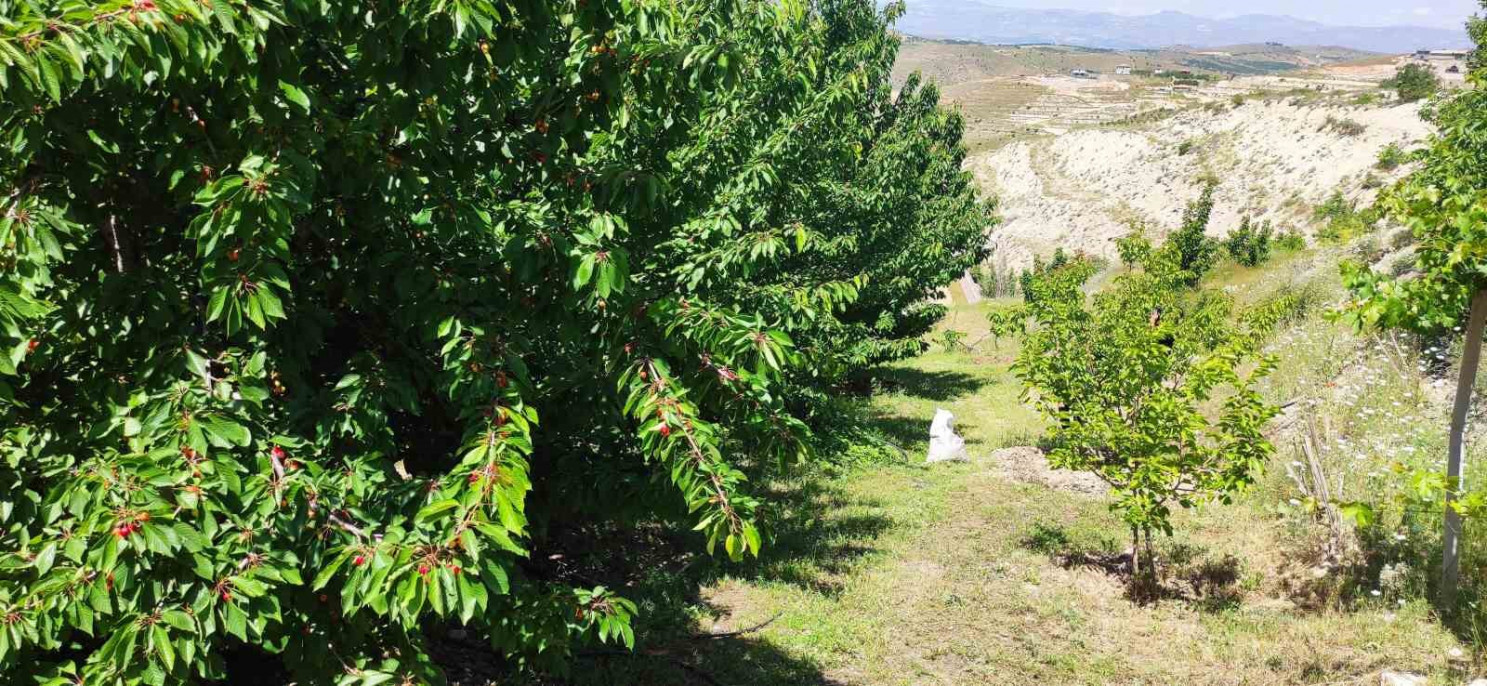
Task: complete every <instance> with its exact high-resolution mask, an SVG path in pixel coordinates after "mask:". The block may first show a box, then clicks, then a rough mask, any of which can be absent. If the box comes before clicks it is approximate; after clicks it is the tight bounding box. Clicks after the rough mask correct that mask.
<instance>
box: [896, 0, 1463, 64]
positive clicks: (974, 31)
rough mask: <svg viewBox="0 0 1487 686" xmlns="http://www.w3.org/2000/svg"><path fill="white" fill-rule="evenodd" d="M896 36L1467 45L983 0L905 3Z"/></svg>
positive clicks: (1360, 46)
mask: <svg viewBox="0 0 1487 686" xmlns="http://www.w3.org/2000/svg"><path fill="white" fill-rule="evenodd" d="M898 30H899V31H902V32H903V33H906V34H909V35H912V36H919V37H922V38H940V39H955V40H969V41H976V42H978V43H1000V44H1030V43H1052V44H1057V45H1078V46H1083V47H1089V48H1111V49H1117V50H1133V49H1149V48H1164V47H1168V46H1173V45H1187V46H1192V47H1198V48H1203V47H1218V46H1224V45H1234V44H1239V43H1266V42H1276V43H1285V44H1288V45H1336V46H1342V47H1348V48H1354V49H1357V50H1367V51H1370V52H1382V53H1404V52H1413V51H1415V50H1419V49H1426V48H1429V49H1458V48H1469V47H1471V39H1470V38H1469V37H1468V36H1467V35H1466V30H1465V29H1464V28H1463V29H1462V30H1459V31H1451V30H1447V29H1435V28H1427V27H1420V26H1389V27H1354V26H1328V25H1326V24H1320V23H1317V22H1313V21H1306V20H1303V19H1296V18H1294V17H1283V16H1276V15H1269V14H1251V15H1244V16H1239V17H1232V18H1228V19H1210V18H1207V17H1197V16H1193V15H1191V14H1184V13H1182V12H1161V13H1158V14H1150V15H1145V16H1129V15H1120V14H1109V13H1105V12H1079V11H1074V10H1056V9H1047V10H1044V9H1021V8H1013V7H999V6H997V5H995V4H992V3H990V2H983V1H982V0H908V12H907V13H906V14H905V15H904V16H903V18H901V19H899V22H898Z"/></svg>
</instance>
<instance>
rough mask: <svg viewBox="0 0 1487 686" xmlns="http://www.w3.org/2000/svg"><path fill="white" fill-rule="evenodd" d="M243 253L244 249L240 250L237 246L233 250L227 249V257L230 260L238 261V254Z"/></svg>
mask: <svg viewBox="0 0 1487 686" xmlns="http://www.w3.org/2000/svg"><path fill="white" fill-rule="evenodd" d="M241 254H242V251H241V250H238V249H237V248H233V249H232V250H228V251H227V259H228V261H230V262H236V261H238V256H239V255H241Z"/></svg>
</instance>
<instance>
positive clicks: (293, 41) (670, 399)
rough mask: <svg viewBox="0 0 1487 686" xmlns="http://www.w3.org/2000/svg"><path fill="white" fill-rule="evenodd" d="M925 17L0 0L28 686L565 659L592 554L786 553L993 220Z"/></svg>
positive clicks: (13, 593) (9, 587)
mask: <svg viewBox="0 0 1487 686" xmlns="http://www.w3.org/2000/svg"><path fill="white" fill-rule="evenodd" d="M901 10H902V8H901V6H898V5H893V6H890V7H889V8H887V9H886V10H883V11H880V10H879V8H878V7H876V6H875V4H874V3H873V2H871V1H870V0H811V1H809V2H807V1H803V0H785V1H783V2H779V1H775V0H682V1H680V2H669V1H667V2H660V1H652V0H557V1H554V2H529V1H527V0H493V1H478V2H477V1H469V0H412V1H404V0H399V1H398V2H390V1H383V0H372V1H371V2H361V3H321V2H309V1H308V0H215V1H214V2H210V3H206V2H198V1H197V0H110V1H108V2H96V3H87V2H79V1H77V0H40V1H19V0H0V133H3V136H0V463H3V465H4V468H3V469H0V684H11V683H17V684H19V683H27V684H30V683H44V684H70V683H111V684H129V685H133V684H165V683H188V682H190V683H194V682H198V681H210V680H218V679H222V678H223V677H224V676H225V673H224V672H225V669H226V661H225V655H227V654H228V652H230V651H247V653H248V654H250V655H252V656H254V658H255V662H256V663H262V664H265V665H271V666H272V667H273V668H274V669H275V670H282V671H283V672H284V673H285V677H284V678H286V679H291V680H293V681H296V682H298V683H307V684H327V683H336V684H377V683H386V682H397V683H402V682H421V683H438V682H439V681H440V679H441V676H440V672H439V668H438V666H437V665H436V664H435V663H434V661H433V659H432V658H431V657H430V653H429V650H428V645H427V644H428V640H429V639H428V636H429V634H428V632H430V631H434V630H437V629H438V628H439V627H440V626H441V625H450V624H453V625H461V626H462V627H463V628H464V629H465V630H466V631H468V632H469V633H470V635H472V636H475V637H478V638H480V639H481V640H485V641H487V642H488V643H489V644H490V645H491V647H492V648H493V649H495V650H496V651H498V652H499V653H500V654H502V655H504V656H506V657H507V658H508V659H509V660H510V661H511V663H512V665H513V668H522V667H531V668H542V669H550V668H551V669H561V668H562V665H563V664H564V662H565V659H566V658H567V656H569V655H570V654H571V653H572V651H573V650H574V648H575V647H576V646H580V645H582V644H584V643H592V642H620V643H623V644H624V645H626V646H633V644H634V642H635V640H636V636H635V635H634V631H633V629H632V627H631V621H632V618H633V617H634V616H635V614H636V612H637V607H636V606H635V605H634V604H633V603H631V602H629V601H627V600H625V599H624V598H623V597H622V596H623V589H622V587H621V586H619V585H617V584H616V583H613V582H611V580H610V579H602V580H599V581H589V580H580V577H578V576H576V575H572V574H568V573H567V571H566V570H563V569H558V568H556V567H555V565H554V564H553V563H552V562H551V561H552V560H554V559H557V558H562V557H563V556H564V555H563V554H564V553H565V552H567V551H568V550H569V549H570V546H574V543H573V541H574V540H576V539H582V544H583V545H584V546H587V547H593V546H598V545H613V544H611V543H610V542H611V541H613V540H617V539H619V538H620V537H618V536H612V535H611V534H614V533H616V532H624V531H626V530H627V529H631V528H637V527H638V526H640V525H642V524H645V525H649V526H654V525H658V524H659V525H662V526H667V527H673V528H675V529H676V530H677V531H679V532H682V533H680V534H679V535H678V536H677V538H678V539H679V540H686V541H688V543H690V544H692V545H696V546H697V547H699V548H704V547H705V548H708V549H712V548H721V551H722V552H724V553H726V554H727V555H728V556H730V557H733V558H739V557H742V556H744V555H748V554H758V552H759V551H760V549H761V548H762V547H763V546H764V545H766V544H767V534H768V532H767V531H761V530H760V527H759V524H758V522H759V521H760V513H761V512H762V511H764V510H765V509H766V508H767V507H768V503H767V502H765V501H764V500H763V499H761V498H757V497H756V496H754V495H751V494H750V493H749V490H748V486H749V482H748V474H749V472H750V470H752V469H755V468H757V466H758V465H761V464H765V463H774V464H780V463H785V464H788V463H790V462H791V461H794V460H801V459H808V458H809V457H810V455H811V452H810V450H809V446H810V442H809V441H810V431H809V427H808V426H807V425H806V423H805V422H804V421H802V417H805V416H808V415H807V411H808V408H807V407H806V406H807V403H808V401H809V400H810V399H811V398H815V397H818V394H819V393H820V392H821V391H822V389H824V388H829V387H831V385H832V384H835V383H837V382H839V381H840V380H841V379H842V378H843V377H845V376H847V375H849V374H851V373H853V372H855V371H858V370H860V369H861V368H862V367H863V366H865V365H869V364H872V363H874V362H876V361H880V360H882V359H885V358H888V357H893V356H901V355H907V354H912V353H914V352H917V351H918V350H919V349H920V346H921V345H922V344H921V343H920V342H919V340H918V336H919V334H921V333H922V332H923V331H924V330H926V328H927V326H928V325H929V324H928V323H929V322H931V321H932V319H933V317H934V316H935V314H937V311H936V310H935V309H934V308H933V307H932V306H929V305H927V304H926V303H927V301H928V300H929V299H930V298H931V297H932V296H933V293H934V290H935V289H936V288H937V287H938V286H939V285H941V284H943V283H948V282H949V281H951V280H952V279H953V278H955V277H958V276H959V275H960V274H961V273H962V272H963V271H964V270H965V269H966V268H968V267H969V266H970V265H972V264H974V263H976V262H977V261H978V260H979V259H981V257H983V256H984V252H985V248H984V245H985V241H984V231H985V229H986V228H988V227H989V226H990V225H991V224H992V223H993V219H992V217H991V214H990V208H989V207H988V206H987V205H986V204H985V203H983V202H982V201H981V200H980V199H978V198H977V197H976V194H975V192H974V191H973V187H972V184H971V183H970V180H969V177H968V176H967V175H966V174H965V172H963V171H962V170H961V161H962V160H963V157H964V154H965V153H964V150H963V148H962V147H961V145H960V134H961V129H962V124H961V122H960V119H959V117H958V116H957V115H955V114H954V113H951V112H947V111H945V110H943V109H942V108H940V107H939V106H938V94H937V93H936V92H935V90H934V89H933V88H932V87H923V86H919V85H918V84H917V82H915V83H913V84H912V85H910V86H905V87H904V88H903V89H901V90H895V89H894V88H893V86H892V81H891V80H890V76H891V69H892V66H893V61H894V55H895V52H896V49H897V41H896V39H895V38H894V37H893V35H892V34H891V33H890V31H889V25H890V22H891V20H892V18H893V17H895V16H897V14H898V13H899V12H901ZM694 528H695V529H696V530H697V531H699V532H701V533H700V534H686V533H685V532H686V531H687V530H688V529H694ZM616 581H622V580H616ZM259 658H261V659H259Z"/></svg>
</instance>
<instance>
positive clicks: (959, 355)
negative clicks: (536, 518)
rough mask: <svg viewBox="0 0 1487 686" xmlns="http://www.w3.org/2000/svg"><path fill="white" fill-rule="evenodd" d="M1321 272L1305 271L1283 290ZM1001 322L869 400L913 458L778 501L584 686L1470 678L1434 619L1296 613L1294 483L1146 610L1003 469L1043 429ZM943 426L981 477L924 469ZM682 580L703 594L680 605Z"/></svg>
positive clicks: (1087, 511)
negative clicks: (938, 414) (756, 547)
mask: <svg viewBox="0 0 1487 686" xmlns="http://www.w3.org/2000/svg"><path fill="white" fill-rule="evenodd" d="M1314 257H1315V256H1314V255H1297V256H1288V257H1286V258H1284V260H1285V261H1284V262H1282V263H1281V264H1277V265H1273V266H1272V270H1271V272H1270V274H1271V275H1272V276H1274V275H1275V274H1276V273H1278V272H1285V271H1295V272H1298V273H1299V272H1301V271H1303V267H1302V265H1303V264H1305V263H1306V262H1307V260H1309V259H1313V258H1314ZM1262 276H1263V275H1262V274H1261V273H1260V271H1259V270H1233V271H1229V272H1226V273H1221V274H1217V275H1215V276H1214V277H1213V278H1214V279H1216V280H1219V282H1220V285H1230V286H1232V288H1231V292H1235V293H1239V294H1241V295H1240V296H1239V297H1246V298H1262V297H1264V292H1266V291H1267V290H1269V289H1273V288H1277V287H1278V286H1276V285H1273V284H1267V283H1266V280H1265V279H1264V278H1262ZM996 306H998V303H994V302H993V303H983V304H981V305H977V306H968V305H961V306H957V307H956V308H954V310H953V312H952V314H951V316H950V317H949V318H947V320H946V322H945V323H944V324H943V325H942V326H947V327H955V328H956V329H957V330H960V331H963V332H964V333H966V334H967V338H966V340H967V342H969V343H976V342H977V341H979V344H977V345H976V347H975V349H961V350H954V351H945V350H935V351H933V352H931V353H929V354H927V355H925V356H923V357H921V358H918V359H916V360H913V361H910V362H906V363H902V364H897V365H893V366H892V367H890V368H889V369H887V370H885V371H884V374H883V377H882V378H883V384H882V388H881V390H880V392H879V393H877V394H876V395H875V397H873V398H872V399H871V400H870V401H865V402H867V403H868V408H867V409H869V410H870V412H871V416H872V417H873V418H874V421H875V422H876V424H877V426H878V427H879V428H880V429H881V430H882V432H883V433H884V434H886V435H888V436H890V437H892V438H893V440H894V441H895V442H896V443H898V444H899V445H901V446H902V448H903V449H904V450H906V451H907V453H908V457H907V459H906V460H904V461H902V462H899V463H894V464H885V465H878V466H872V467H867V468H862V469H859V470H856V471H853V472H850V473H848V474H846V475H844V476H838V477H832V478H826V477H809V478H800V479H795V480H790V481H784V482H779V483H774V484H771V485H770V486H769V489H770V490H771V494H770V495H771V498H772V499H773V500H775V501H777V502H780V503H782V505H781V506H780V507H779V508H777V509H776V510H775V512H774V518H773V522H772V524H771V531H773V532H774V538H773V540H772V541H770V542H768V543H767V544H766V552H765V554H764V556H763V558H762V559H760V560H757V561H750V562H747V563H744V564H742V565H726V564H721V563H716V562H703V563H700V564H699V565H698V567H697V568H698V569H699V570H702V571H695V570H694V571H693V572H690V573H685V574H683V575H682V577H683V578H678V577H677V576H673V575H668V574H665V573H659V572H658V573H657V575H656V577H655V578H654V579H652V581H653V582H654V583H653V584H649V585H647V584H642V585H641V586H640V587H638V588H635V589H631V590H630V591H629V593H630V595H631V596H632V597H636V598H637V599H640V600H642V605H643V609H644V610H645V611H646V613H647V614H646V617H645V618H643V619H642V621H643V622H645V625H644V626H643V630H642V631H641V632H639V633H640V634H641V635H642V636H645V637H646V638H644V639H643V642H642V644H641V645H639V646H638V647H637V650H636V652H635V653H634V654H633V655H616V654H604V655H595V656H589V657H586V658H584V659H582V660H581V661H580V664H579V665H578V666H577V667H576V668H575V670H574V674H573V675H572V677H571V678H570V679H569V680H568V681H567V682H565V683H573V684H613V683H644V684H661V685H665V684H676V685H678V686H680V685H683V684H700V683H713V684H734V685H745V684H760V685H764V684H769V685H786V686H788V685H792V684H800V685H806V684H843V685H844V684H865V685H898V684H903V685H908V684H982V683H985V684H1004V683H1027V684H1032V683H1061V684H1135V683H1222V684H1231V683H1235V684H1237V683H1321V682H1326V683H1366V682H1374V683H1376V682H1377V679H1378V676H1377V674H1378V672H1379V671H1381V670H1383V669H1400V670H1408V671H1414V672H1419V673H1422V674H1428V675H1431V676H1432V677H1434V678H1437V679H1444V680H1454V681H1457V682H1461V681H1465V677H1466V676H1467V675H1466V674H1465V671H1464V670H1463V668H1462V667H1461V666H1460V665H1459V664H1458V663H1454V662H1451V661H1450V660H1449V659H1448V658H1447V656H1448V654H1449V652H1450V651H1451V650H1453V649H1455V648H1458V647H1459V646H1460V645H1461V644H1460V642H1459V641H1458V639H1457V638H1455V637H1454V636H1453V635H1452V634H1451V633H1450V632H1449V631H1447V630H1446V629H1444V628H1442V627H1441V625H1440V624H1439V623H1437V622H1436V621H1435V620H1434V619H1432V610H1431V608H1430V607H1429V606H1428V605H1427V604H1426V603H1424V602H1422V601H1419V600H1413V599H1405V602H1404V603H1403V604H1400V603H1399V602H1397V600H1396V599H1394V598H1393V597H1389V598H1381V599H1378V600H1371V599H1368V598H1366V597H1365V598H1364V599H1361V600H1358V601H1356V602H1351V603H1347V604H1339V605H1333V606H1330V607H1328V608H1324V609H1315V610H1309V609H1302V608H1301V607H1299V606H1297V605H1296V604H1294V603H1292V602H1291V601H1290V600H1289V599H1288V595H1287V592H1286V589H1287V588H1288V587H1289V585H1290V584H1291V583H1292V577H1293V576H1294V574H1295V573H1296V569H1295V567H1294V565H1292V564H1291V560H1290V554H1291V551H1292V550H1293V548H1294V547H1295V546H1296V545H1297V542H1296V540H1294V539H1295V536H1296V526H1297V522H1296V520H1295V518H1294V516H1292V515H1288V514H1287V513H1285V512H1282V511H1280V510H1278V509H1277V507H1276V503H1277V499H1278V498H1281V497H1282V496H1283V495H1284V493H1283V488H1282V486H1281V485H1280V484H1278V482H1271V483H1269V484H1268V486H1267V488H1264V489H1259V490H1257V491H1255V492H1254V493H1253V494H1252V495H1251V496H1249V497H1246V498H1244V499H1242V501H1241V502H1239V503H1236V504H1234V505H1231V506H1219V507H1213V508H1210V509H1206V510H1202V511H1195V512H1184V513H1180V514H1179V516H1178V517H1177V534H1176V536H1175V537H1173V538H1172V539H1169V540H1164V541H1162V542H1161V544H1160V554H1161V555H1162V556H1163V557H1164V558H1165V559H1167V560H1168V561H1169V564H1168V566H1167V572H1166V574H1167V575H1168V579H1167V581H1168V583H1169V584H1170V585H1172V586H1173V587H1174V588H1178V589H1184V590H1183V593H1182V594H1181V596H1180V597H1174V598H1171V599H1168V600H1163V601H1161V602H1158V603H1155V604H1149V605H1139V604H1135V603H1133V602H1131V601H1129V600H1127V599H1126V598H1125V597H1124V591H1123V588H1124V587H1123V584H1122V582H1121V580H1120V579H1119V578H1117V577H1116V576H1115V575H1112V574H1111V573H1110V572H1109V571H1107V570H1106V569H1104V568H1103V567H1102V566H1101V565H1100V564H1099V563H1098V562H1097V561H1099V560H1102V559H1108V558H1109V557H1110V556H1111V555H1112V554H1115V553H1118V552H1119V551H1121V550H1123V548H1124V545H1125V543H1124V538H1125V537H1124V532H1123V530H1122V527H1121V525H1120V523H1119V521H1118V520H1117V518H1116V517H1115V516H1114V515H1113V514H1112V513H1111V512H1110V511H1109V510H1108V508H1107V507H1106V505H1105V504H1104V503H1103V502H1101V501H1099V500H1095V499H1090V498H1087V497H1083V496H1079V495H1075V494H1072V493H1065V492H1062V491H1055V490H1050V489H1048V488H1045V487H1043V486H1039V485H1026V484H1017V483H1011V482H1008V481H1006V480H1005V479H1004V478H1003V477H1001V476H1000V475H999V473H998V471H997V470H996V469H995V465H994V464H992V463H991V462H990V461H989V456H990V455H991V453H992V452H993V451H994V450H996V449H997V448H999V447H1002V446H1005V445H1020V444H1027V443H1029V442H1031V441H1032V440H1034V438H1035V437H1036V435H1037V434H1038V432H1039V428H1040V426H1039V421H1038V419H1037V417H1036V415H1035V414H1034V413H1032V412H1031V411H1030V410H1028V409H1027V408H1026V407H1024V406H1023V405H1022V404H1021V403H1020V402H1019V399H1018V396H1019V392H1018V387H1017V384H1016V382H1015V379H1014V377H1013V376H1012V374H1011V372H1010V371H1009V364H1010V362H1011V360H1012V358H1013V356H1015V354H1016V347H1015V343H1013V342H1010V341H1002V342H1000V345H999V346H998V345H995V344H994V343H993V341H991V340H990V339H985V338H984V336H985V328H986V327H985V323H984V322H985V320H984V313H985V312H986V311H987V309H988V308H990V307H996ZM1307 322H1308V323H1307V325H1308V326H1314V325H1316V324H1315V320H1310V319H1309V320H1307ZM1318 382H1319V383H1320V380H1319V381H1318ZM938 408H945V409H949V410H951V411H952V412H954V413H955V414H956V416H957V425H958V428H959V429H960V431H961V432H962V435H964V436H965V438H966V439H967V443H968V447H969V451H970V453H971V455H972V458H973V459H972V462H970V463H969V464H956V465H940V466H936V467H934V468H929V467H926V466H923V465H921V464H918V462H919V461H920V460H921V459H922V454H923V449H924V445H925V439H926V436H925V435H926V432H927V427H928V425H929V420H930V418H931V417H932V416H933V414H934V412H935V410H936V409H938ZM1090 561H1096V562H1090ZM679 581H686V582H689V583H694V584H695V586H694V588H695V590H696V592H695V593H692V594H681V595H676V592H675V591H674V590H665V589H675V588H677V587H678V586H684V585H685V584H681V583H678V582H679ZM771 619H772V620H773V621H772V622H770V621H769V620H771ZM766 622H769V623H768V624H767V625H765V626H764V627H763V628H761V629H759V630H757V631H752V632H749V633H746V634H743V635H740V636H735V637H731V638H725V639H716V640H715V639H710V638H707V635H708V634H712V633H717V632H727V631H738V630H740V629H748V628H752V627H755V626H757V625H760V624H764V623H766Z"/></svg>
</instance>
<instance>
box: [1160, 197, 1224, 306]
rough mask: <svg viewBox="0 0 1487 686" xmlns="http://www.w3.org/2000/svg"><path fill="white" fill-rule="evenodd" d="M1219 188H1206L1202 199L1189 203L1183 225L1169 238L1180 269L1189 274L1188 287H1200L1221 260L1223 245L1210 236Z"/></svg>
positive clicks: (1184, 211) (1187, 278)
mask: <svg viewBox="0 0 1487 686" xmlns="http://www.w3.org/2000/svg"><path fill="white" fill-rule="evenodd" d="M1217 188H1218V185H1217V184H1216V183H1214V182H1213V181H1207V182H1205V183H1204V184H1203V192H1202V194H1201V195H1199V196H1198V199H1197V200H1195V201H1193V202H1191V203H1188V206H1187V208H1186V209H1184V210H1183V212H1182V224H1181V225H1179V226H1178V227H1177V230H1176V231H1174V232H1172V235H1170V236H1168V237H1167V243H1166V245H1167V246H1169V247H1170V248H1171V250H1172V251H1173V256H1174V257H1175V258H1176V260H1177V268H1178V269H1179V270H1180V271H1182V272H1185V273H1186V274H1187V276H1186V277H1184V278H1185V279H1186V281H1185V283H1186V284H1187V285H1188V286H1195V285H1197V283H1198V281H1199V280H1200V279H1202V278H1203V275H1204V274H1207V273H1208V270H1210V269H1212V268H1213V265H1214V263H1215V262H1216V261H1217V260H1218V254H1219V248H1220V246H1219V243H1218V241H1216V240H1214V239H1212V238H1210V237H1209V236H1208V223H1209V221H1210V220H1211V219H1212V218H1213V194H1214V191H1215V190H1217Z"/></svg>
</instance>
